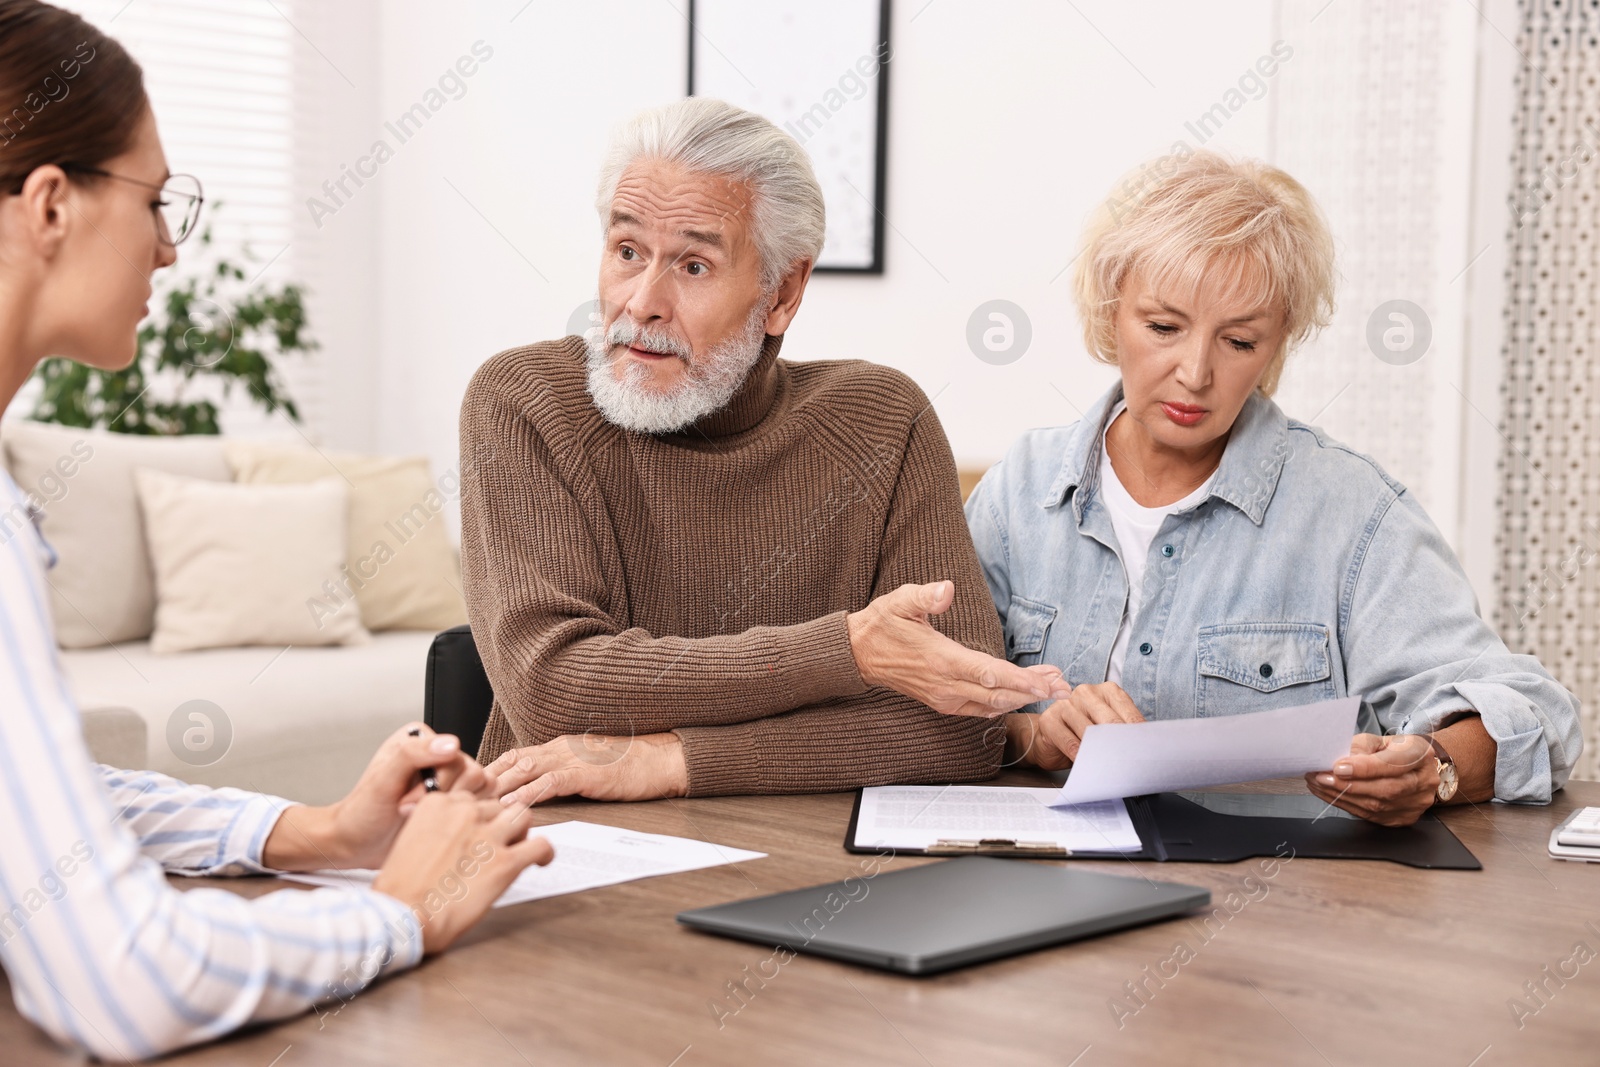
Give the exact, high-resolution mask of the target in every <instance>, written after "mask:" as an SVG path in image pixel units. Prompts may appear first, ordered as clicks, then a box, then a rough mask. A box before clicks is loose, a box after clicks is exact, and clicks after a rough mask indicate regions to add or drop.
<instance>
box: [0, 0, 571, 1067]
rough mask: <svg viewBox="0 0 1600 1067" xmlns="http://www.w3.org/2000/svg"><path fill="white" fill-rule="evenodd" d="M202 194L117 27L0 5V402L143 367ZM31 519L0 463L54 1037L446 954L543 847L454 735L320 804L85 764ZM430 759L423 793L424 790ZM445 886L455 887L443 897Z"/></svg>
mask: <svg viewBox="0 0 1600 1067" xmlns="http://www.w3.org/2000/svg"><path fill="white" fill-rule="evenodd" d="M86 47H87V48H88V49H91V51H87V52H86V51H84V49H85V48H86ZM84 55H89V56H92V61H89V62H79V61H78V60H79V59H81V57H82V56H84ZM74 57H78V59H75V58H74ZM69 71H70V74H69ZM69 77H70V85H69V86H67V90H68V91H66V92H62V91H61V89H62V86H63V85H64V84H65V82H64V79H65V78H69ZM203 201H204V198H203V195H202V193H201V189H200V183H199V182H198V181H196V180H195V179H193V178H186V177H183V176H178V175H173V174H171V173H170V172H169V171H168V168H167V161H166V156H165V153H164V152H163V151H162V147H161V139H160V137H159V136H158V133H157V129H156V120H155V116H154V115H153V113H152V112H151V110H150V105H149V102H148V99H147V98H146V95H145V91H144V85H143V75H142V74H141V72H140V69H139V67H138V65H137V64H136V63H134V61H133V60H132V59H131V58H129V56H128V54H127V53H126V52H125V51H124V50H123V49H122V48H121V47H120V46H119V45H118V44H117V43H116V42H115V41H113V40H111V39H109V38H107V37H106V36H104V35H103V34H101V33H100V32H99V31H97V30H96V29H94V28H93V27H92V26H90V25H89V24H88V23H86V22H84V21H83V20H82V19H80V18H78V17H77V16H76V15H72V14H69V13H67V12H65V11H62V10H60V9H57V8H54V7H51V6H48V5H46V4H43V3H39V2H37V0H0V410H3V409H4V408H5V407H6V406H7V405H9V404H10V402H11V400H12V399H13V398H14V397H15V396H16V393H17V390H18V389H19V388H21V386H22V385H23V383H24V382H25V381H26V380H27V378H28V376H29V375H30V374H31V373H32V372H33V369H34V368H35V367H36V366H37V365H38V364H39V362H40V361H41V360H42V359H44V358H45V357H47V356H65V357H67V358H69V359H74V360H77V361H79V362H81V363H86V364H88V365H89V366H92V367H97V368H101V369H105V370H115V369H118V368H121V367H125V366H127V365H128V364H129V363H130V362H131V361H132V360H133V359H134V357H135V355H136V353H137V345H136V334H137V329H138V325H139V322H140V320H141V319H143V318H144V317H145V316H146V315H147V314H148V313H149V306H148V301H149V299H150V295H151V285H150V279H151V277H152V276H153V275H154V274H155V273H156V272H157V271H159V270H162V269H164V268H166V267H170V266H172V265H173V263H174V262H176V260H177V252H176V250H175V249H176V246H177V245H178V244H180V243H181V242H182V241H183V240H184V238H186V237H188V236H189V235H190V234H192V233H193V232H194V229H195V226H196V224H197V222H198V219H199V215H200V208H201V205H202V203H203ZM32 514H33V513H32V512H31V510H30V509H29V507H28V503H27V500H26V498H25V497H24V496H23V494H22V493H21V492H20V491H19V490H18V489H17V486H16V484H15V482H13V481H12V479H11V478H10V476H9V475H8V474H7V473H6V472H5V471H4V469H3V468H0V519H3V520H4V521H3V522H0V964H3V965H4V968H5V972H6V974H7V976H8V977H9V978H10V981H11V988H12V991H13V994H14V996H15V999H16V1003H17V1007H18V1009H19V1010H21V1011H22V1012H23V1013H24V1014H25V1015H26V1016H27V1017H29V1018H30V1019H32V1020H34V1021H35V1022H36V1023H38V1024H39V1025H40V1026H41V1027H43V1028H44V1029H45V1030H47V1031H48V1032H49V1033H50V1034H51V1035H53V1036H54V1037H55V1038H57V1039H58V1040H60V1041H62V1042H63V1043H66V1044H70V1045H73V1046H76V1047H78V1048H81V1049H84V1050H86V1051H88V1052H91V1053H93V1054H95V1055H97V1056H100V1057H103V1058H112V1059H139V1058H144V1057H147V1056H153V1055H157V1054H159V1053H162V1052H165V1051H167V1050H170V1049H173V1048H177V1047H179V1046H182V1045H186V1044H190V1043H193V1042H197V1041H204V1040H208V1039H211V1038H215V1037H217V1036H219V1035H221V1034H224V1033H227V1032H228V1031H230V1030H232V1029H235V1028H237V1027H239V1026H243V1025H246V1024H249V1023H253V1022H259V1021H262V1020H268V1019H274V1018H282V1017H284V1016H288V1015H291V1014H295V1013H298V1012H302V1011H304V1010H305V1009H306V1008H308V1007H309V1006H311V1005H312V1004H313V1003H314V1002H316V1001H318V1000H324V999H329V998H334V997H338V998H341V999H345V998H348V997H349V996H351V995H352V994H353V993H354V992H355V991H356V990H358V989H359V988H361V987H362V986H364V985H365V984H367V983H368V982H370V981H372V980H374V979H375V978H376V977H378V976H381V975H386V974H389V973H391V972H393V971H395V970H398V969H401V968H404V967H407V966H410V965H412V964H414V963H416V962H417V961H418V959H420V958H421V957H422V956H423V955H424V954H427V953H432V952H437V951H440V950H442V949H443V948H445V947H446V946H447V945H449V944H450V943H451V941H453V940H454V939H455V938H456V937H457V936H459V935H460V934H461V933H462V931H464V930H466V929H467V928H468V927H470V926H471V925H472V924H473V923H474V922H476V921H477V920H478V919H479V918H480V917H481V916H482V915H483V914H484V913H485V912H486V911H487V910H488V908H489V906H490V905H491V904H492V903H493V901H494V900H495V899H496V898H497V897H498V896H499V895H500V893H501V891H502V890H503V889H504V888H505V887H506V886H507V885H508V884H509V883H510V882H511V880H512V879H513V878H515V877H516V875H517V874H518V873H520V872H521V871H522V869H523V868H524V867H526V866H527V865H528V864H530V863H547V862H549V860H550V857H551V849H550V846H549V844H548V843H547V842H545V841H544V839H542V838H531V839H529V838H528V837H527V831H528V828H529V825H530V820H529V817H528V812H527V809H521V810H519V809H518V807H517V806H512V807H502V805H501V804H500V803H499V802H498V800H496V799H495V797H494V795H493V783H492V781H491V780H490V779H489V777H488V776H487V774H486V773H485V772H484V770H483V769H482V768H481V767H479V766H478V764H477V763H475V762H474V761H473V760H472V759H471V758H469V757H468V756H467V755H466V754H464V753H463V752H462V751H461V748H460V745H459V743H457V741H456V739H455V738H453V737H449V736H444V735H439V736H436V735H434V734H433V733H432V731H430V730H428V729H427V728H426V727H425V726H422V725H421V724H416V725H415V726H414V727H413V728H411V729H409V730H407V729H402V730H401V731H398V732H397V733H396V734H395V735H394V736H393V737H391V738H389V740H387V741H386V742H385V743H384V744H383V746H382V747H381V748H380V749H379V750H378V753H377V755H376V756H375V757H374V758H373V760H372V762H371V764H370V765H369V766H368V767H367V769H366V771H365V773H364V774H363V775H362V777H361V780H360V781H359V782H358V783H357V785H356V787H355V789H354V790H353V791H352V792H351V793H350V794H349V796H347V797H346V798H345V799H343V800H341V801H339V802H338V803H336V804H333V805H331V806H329V807H325V808H312V807H305V806H300V805H294V804H290V803H289V802H287V801H284V800H281V799H279V798H276V797H268V796H263V795H260V794H255V793H248V792H245V791H242V790H237V789H206V788H202V787H199V786H190V785H185V784H184V783H182V782H178V781H176V780H174V779H171V778H168V777H166V776H164V775H160V774H155V773H150V772H135V771H120V770H116V769H113V768H110V767H105V766H100V765H96V764H94V763H92V762H91V760H90V757H89V753H88V750H87V748H86V747H85V744H84V740H83V734H82V729H81V724H80V721H79V717H78V709H77V707H76V705H75V704H74V702H73V699H72V696H71V694H70V693H69V692H68V688H67V684H66V681H65V679H64V677H63V676H62V673H61V668H60V665H59V663H58V661H57V657H56V645H55V639H54V636H53V633H54V629H53V625H52V621H51V618H50V611H49V606H48V604H49V601H48V597H47V595H46V589H47V586H46V580H47V579H46V576H45V575H46V568H47V566H48V564H49V562H50V559H51V552H50V550H49V548H48V545H47V543H46V541H45V540H44V538H43V537H42V536H41V534H40V532H39V531H38V530H37V529H36V524H35V523H30V522H29V521H28V517H29V516H30V515H32ZM18 517H20V519H19V521H12V520H13V519H14V518H18ZM45 532H46V533H47V532H48V530H46V531H45ZM132 533H133V531H129V536H132ZM310 743H311V739H309V738H308V739H307V744H310ZM427 767H432V768H434V769H435V770H436V772H437V783H438V787H437V789H436V790H430V791H424V789H423V787H422V786H421V785H420V784H418V778H419V771H420V770H421V769H423V768H427ZM430 784H431V783H430ZM328 867H379V868H381V870H380V872H379V874H378V877H377V878H376V880H375V881H374V882H373V884H372V888H371V889H354V888H352V889H319V890H316V891H313V892H302V891H298V890H283V891H279V892H276V893H271V894H268V895H266V896H262V897H258V898H256V899H254V900H246V899H244V898H242V897H239V896H236V895H234V894H232V893H229V892H227V891H225V890H221V889H196V890H192V891H190V892H187V893H182V892H178V891H177V890H175V889H173V888H172V887H171V886H169V885H168V883H167V881H166V878H165V872H167V871H174V872H180V873H186V874H206V875H230V874H248V873H261V872H269V871H273V870H280V871H293V870H310V869H318V868H328ZM462 880H465V881H466V882H467V884H468V886H469V887H470V889H471V890H472V891H471V892H467V893H465V894H455V893H452V894H441V893H440V892H438V891H437V890H438V887H439V886H440V885H441V884H446V885H451V886H457V885H459V883H460V881H462ZM451 898H454V899H451Z"/></svg>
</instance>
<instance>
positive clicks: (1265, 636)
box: [1195, 622, 1339, 716]
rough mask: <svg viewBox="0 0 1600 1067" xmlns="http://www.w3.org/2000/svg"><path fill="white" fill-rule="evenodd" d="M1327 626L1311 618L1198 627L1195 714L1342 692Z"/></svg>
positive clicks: (1310, 700) (1275, 704)
mask: <svg viewBox="0 0 1600 1067" xmlns="http://www.w3.org/2000/svg"><path fill="white" fill-rule="evenodd" d="M1336 689H1337V687H1336V686H1335V684H1334V681H1333V666H1332V661H1331V659H1330V653H1329V640H1328V628H1327V627H1326V626H1323V625H1322V624H1321V623H1312V622H1241V623H1228V624H1226V625H1220V626H1202V627H1201V628H1200V655H1199V679H1198V682H1197V683H1196V691H1195V713H1196V714H1197V715H1202V716H1204V715H1237V714H1241V713H1244V712H1252V711H1266V710H1267V709H1269V708H1289V707H1294V706H1296V705H1298V704H1310V703H1314V702H1315V701H1318V700H1333V699H1334V698H1335V697H1337V696H1338V695H1339V694H1338V692H1337V691H1336Z"/></svg>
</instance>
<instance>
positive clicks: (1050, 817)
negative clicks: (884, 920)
mask: <svg viewBox="0 0 1600 1067" xmlns="http://www.w3.org/2000/svg"><path fill="white" fill-rule="evenodd" d="M1056 794H1057V790H1055V789H1052V788H1043V789H1031V788H1023V787H1007V786H981V785H949V786H938V785H884V786H875V787H873V788H870V789H865V790H863V791H862V793H861V811H860V813H859V814H858V815H857V817H856V839H855V845H856V847H857V848H905V849H924V848H928V847H930V846H932V845H936V844H938V843H939V842H940V841H977V840H980V839H985V838H987V839H1000V840H1007V841H1016V842H1018V843H1022V842H1027V843H1030V844H1038V843H1046V844H1053V845H1058V846H1059V847H1061V848H1064V849H1067V850H1068V851H1072V852H1135V851H1138V849H1139V848H1140V842H1139V833H1138V831H1136V830H1135V829H1134V828H1133V820H1132V819H1130V818H1129V817H1128V808H1127V805H1125V804H1123V802H1122V801H1121V800H1120V799H1116V800H1107V801H1102V802H1100V803H1098V804H1083V805H1080V806H1077V807H1071V808H1052V807H1049V806H1048V805H1049V804H1050V803H1051V801H1053V800H1055V798H1056Z"/></svg>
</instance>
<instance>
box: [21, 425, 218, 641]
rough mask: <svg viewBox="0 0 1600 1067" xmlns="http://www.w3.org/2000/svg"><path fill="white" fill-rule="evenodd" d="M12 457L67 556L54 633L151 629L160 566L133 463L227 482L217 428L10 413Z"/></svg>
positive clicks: (53, 576)
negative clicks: (168, 428)
mask: <svg viewBox="0 0 1600 1067" xmlns="http://www.w3.org/2000/svg"><path fill="white" fill-rule="evenodd" d="M0 439H3V440H4V443H5V453H6V462H7V463H8V464H9V466H10V468H11V476H12V477H13V478H14V479H16V482H17V485H18V486H20V487H21V489H22V491H23V492H24V493H28V494H31V495H32V496H33V497H34V498H35V499H36V500H37V501H38V503H39V504H41V505H42V506H43V508H44V513H45V517H44V522H43V525H42V529H43V531H44V535H45V538H46V539H47V540H48V541H49V542H50V544H51V547H53V548H54V549H55V550H56V554H57V555H58V556H59V557H60V559H59V562H58V563H57V564H56V566H55V567H54V568H52V569H51V571H50V573H49V580H50V587H51V593H50V597H51V600H52V602H53V608H54V612H53V614H54V615H55V620H56V640H57V642H59V643H60V645H61V647H63V648H92V647H95V646H98V645H104V644H109V643H111V642H115V641H129V640H135V639H138V638H142V637H148V636H149V635H150V631H151V628H152V626H153V624H154V620H155V609H156V596H155V575H154V573H153V571H152V570H151V566H150V560H149V552H148V549H147V548H146V547H145V540H144V528H143V526H142V524H141V523H140V520H139V500H138V495H137V494H136V493H135V491H134V484H133V470H134V468H135V467H148V468H151V469H154V470H162V471H168V472H170V473H173V474H182V475H185V476H187V477H190V478H205V479H209V480H212V481H227V480H228V478H229V470H228V463H227V460H226V459H224V458H223V454H222V443H221V440H220V439H219V438H216V437H144V436H139V435H136V434H119V433H109V432H107V431H105V430H80V429H75V428H73V427H69V426H54V425H49V424H46V423H39V422H30V421H28V420H25V419H8V420H6V421H5V422H4V423H3V424H0Z"/></svg>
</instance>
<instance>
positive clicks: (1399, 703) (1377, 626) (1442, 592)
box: [1341, 493, 1583, 804]
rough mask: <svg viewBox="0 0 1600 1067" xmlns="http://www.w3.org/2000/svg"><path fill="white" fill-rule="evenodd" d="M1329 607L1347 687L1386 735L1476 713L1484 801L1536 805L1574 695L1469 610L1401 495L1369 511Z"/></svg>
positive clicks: (1573, 739)
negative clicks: (1488, 755)
mask: <svg viewBox="0 0 1600 1067" xmlns="http://www.w3.org/2000/svg"><path fill="white" fill-rule="evenodd" d="M1367 530H1368V531H1369V533H1368V535H1367V536H1366V537H1365V538H1364V540H1363V542H1362V544H1361V545H1360V547H1359V549H1358V550H1357V552H1356V554H1355V558H1354V560H1353V561H1352V564H1351V567H1350V572H1349V575H1348V579H1347V581H1346V582H1345V583H1344V594H1343V599H1344V603H1343V604H1342V605H1341V615H1342V616H1343V622H1342V625H1341V630H1342V631H1343V634H1342V641H1341V645H1342V648H1343V652H1344V659H1345V673H1346V681H1347V690H1348V692H1349V693H1351V694H1352V695H1354V696H1360V697H1361V698H1362V699H1363V700H1364V701H1365V702H1366V703H1367V704H1368V705H1370V707H1371V708H1372V710H1373V712H1374V713H1375V714H1376V715H1377V717H1378V721H1379V722H1380V723H1381V724H1382V725H1383V729H1384V731H1385V732H1386V733H1429V732H1431V731H1434V730H1437V729H1439V728H1440V727H1442V726H1445V725H1448V724H1449V723H1450V722H1451V721H1452V720H1454V719H1456V718H1459V717H1460V715H1461V714H1462V713H1463V712H1476V713H1477V714H1478V716H1479V717H1480V718H1481V720H1482V722H1483V727H1484V730H1485V731H1486V732H1487V733H1488V734H1489V736H1490V737H1492V738H1494V740H1495V744H1496V746H1497V750H1496V755H1495V775H1494V795H1495V799H1496V800H1501V801H1508V802H1518V803H1531V804H1547V803H1549V802H1550V797H1551V794H1552V793H1553V792H1554V791H1555V790H1557V789H1559V788H1561V786H1562V785H1564V784H1565V783H1566V780H1567V778H1568V776H1569V775H1571V773H1572V768H1573V766H1574V764H1575V763H1576V762H1577V759H1578V755H1579V754H1580V753H1581V752H1582V751H1583V736H1582V732H1581V730H1580V726H1579V719H1578V700H1577V698H1576V697H1574V696H1573V695H1572V694H1571V693H1569V692H1568V691H1567V690H1566V689H1565V688H1563V687H1562V686H1561V684H1560V683H1559V682H1557V681H1556V680H1555V679H1554V678H1553V677H1551V675H1550V673H1549V672H1548V671H1546V670H1545V669H1544V667H1543V666H1542V665H1540V663H1539V661H1538V660H1537V659H1535V658H1534V657H1532V656H1526V655H1517V654H1515V653H1512V652H1511V651H1510V650H1509V649H1508V648H1507V647H1506V645H1505V642H1504V641H1502V640H1501V639H1500V637H1499V635H1498V634H1496V633H1495V631H1494V630H1493V629H1492V628H1490V626H1489V625H1488V624H1487V623H1486V622H1484V620H1483V618H1482V617H1481V616H1480V615H1479V614H1478V610H1477V604H1476V602H1475V599H1474V597H1473V593H1472V586H1471V583H1470V582H1469V581H1468V580H1467V576H1466V573H1465V572H1464V571H1463V570H1462V569H1461V565H1460V564H1459V563H1458V562H1457V561H1456V557H1455V554H1454V553H1453V552H1451V550H1450V547H1449V545H1448V544H1446V543H1445V540H1444V537H1443V536H1442V535H1441V534H1440V533H1439V531H1438V529H1437V528H1436V527H1435V526H1434V525H1433V523H1432V522H1431V521H1430V520H1429V519H1428V516H1427V514H1426V513H1425V512H1424V511H1423V510H1422V508H1421V507H1420V506H1419V505H1417V503H1416V502H1415V501H1414V500H1413V499H1412V498H1411V496H1410V495H1409V494H1406V493H1401V494H1400V495H1398V496H1394V497H1390V498H1387V499H1385V500H1384V501H1383V502H1381V503H1380V504H1379V506H1378V507H1377V508H1376V509H1375V510H1374V512H1373V514H1372V516H1371V518H1370V521H1369V523H1368V525H1367Z"/></svg>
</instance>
